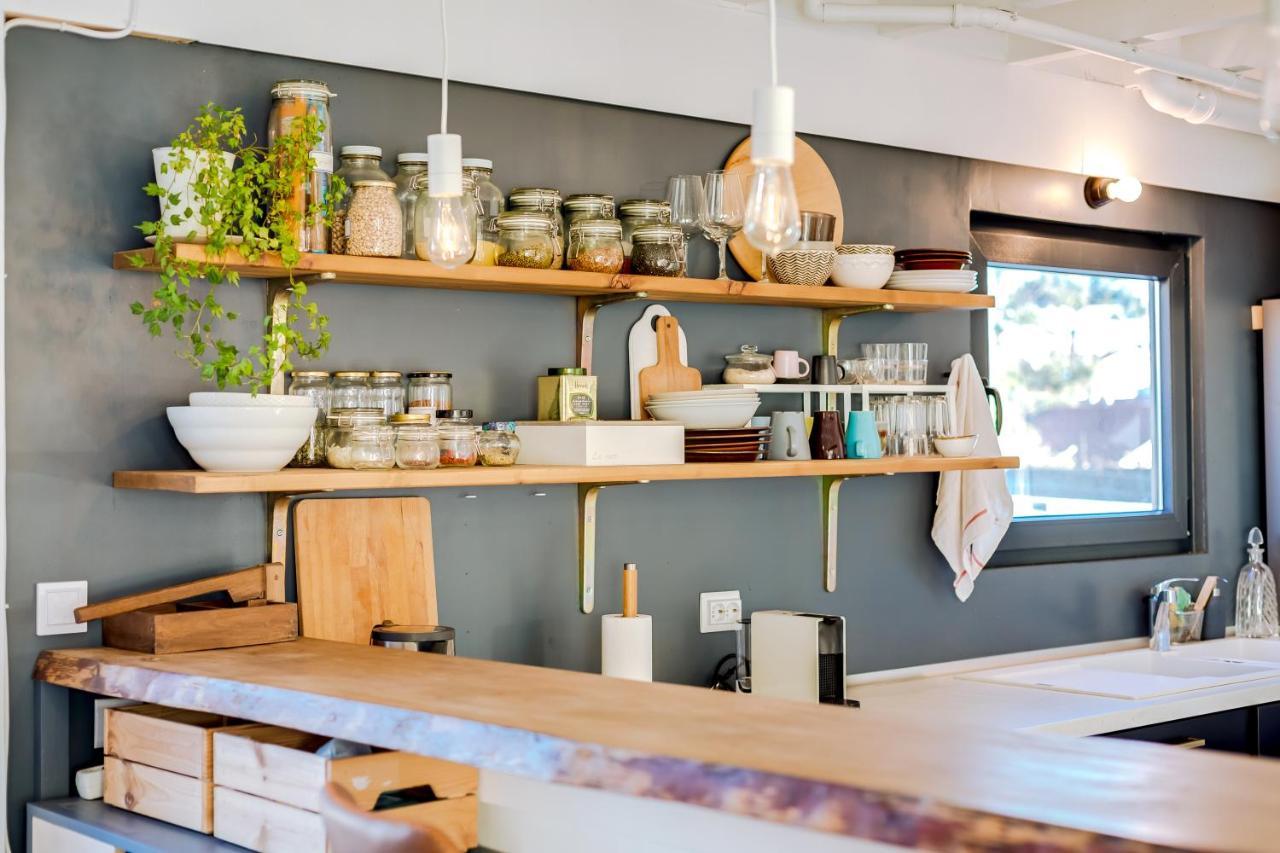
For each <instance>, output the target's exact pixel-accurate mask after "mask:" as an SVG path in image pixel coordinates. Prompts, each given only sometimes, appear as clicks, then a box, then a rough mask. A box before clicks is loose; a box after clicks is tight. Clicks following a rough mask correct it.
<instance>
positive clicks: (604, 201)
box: [561, 193, 613, 228]
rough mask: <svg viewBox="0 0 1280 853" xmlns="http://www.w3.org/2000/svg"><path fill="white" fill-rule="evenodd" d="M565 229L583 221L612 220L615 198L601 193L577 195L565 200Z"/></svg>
mask: <svg viewBox="0 0 1280 853" xmlns="http://www.w3.org/2000/svg"><path fill="white" fill-rule="evenodd" d="M561 207H562V208H563V209H564V225H565V228H572V227H573V223H575V222H577V221H579V220H581V219H612V218H613V196H611V195H604V194H600V193H577V194H575V195H571V196H569V197H568V198H566V199H565V200H564V204H563V205H561Z"/></svg>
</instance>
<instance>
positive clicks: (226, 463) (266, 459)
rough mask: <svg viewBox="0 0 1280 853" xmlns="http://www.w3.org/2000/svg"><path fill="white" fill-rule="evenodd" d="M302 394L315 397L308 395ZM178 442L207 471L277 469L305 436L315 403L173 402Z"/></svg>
mask: <svg viewBox="0 0 1280 853" xmlns="http://www.w3.org/2000/svg"><path fill="white" fill-rule="evenodd" d="M299 399H303V400H306V401H307V403H308V404H310V403H311V400H310V399H309V398H306V397H302V398H299ZM166 412H167V414H168V415H169V423H170V424H171V425H172V426H173V432H174V434H175V435H177V437H178V441H179V442H180V443H181V444H182V446H183V447H185V448H186V449H187V452H188V453H190V454H191V458H192V459H194V460H195V461H196V464H197V465H199V466H200V467H201V468H203V469H204V470H206V471H224V472H234V473H238V474H247V473H262V472H269V471H279V470H280V469H281V468H283V467H284V466H286V465H288V464H289V460H291V459H293V454H294V453H296V452H297V450H298V448H299V447H301V446H302V444H303V442H305V441H306V440H307V436H309V435H310V434H311V428H312V427H314V426H315V423H316V409H315V405H314V404H311V405H305V406H299V405H290V406H267V405H262V406H170V407H169V408H168V409H167V410H166Z"/></svg>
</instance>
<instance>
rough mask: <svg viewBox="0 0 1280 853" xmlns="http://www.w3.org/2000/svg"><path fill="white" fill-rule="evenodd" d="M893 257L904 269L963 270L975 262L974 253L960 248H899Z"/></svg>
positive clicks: (900, 267) (899, 266)
mask: <svg viewBox="0 0 1280 853" xmlns="http://www.w3.org/2000/svg"><path fill="white" fill-rule="evenodd" d="M893 259H894V261H895V262H896V263H897V266H898V268H899V269H904V270H962V269H964V268H966V267H967V266H969V264H971V263H973V255H972V254H970V253H969V252H964V251H960V250H958V249H899V250H898V251H896V252H894V253H893Z"/></svg>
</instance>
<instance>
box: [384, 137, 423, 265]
mask: <svg viewBox="0 0 1280 853" xmlns="http://www.w3.org/2000/svg"><path fill="white" fill-rule="evenodd" d="M426 172H427V155H426V154H424V153H421V152H406V153H404V154H397V155H396V175H395V177H394V178H392V180H394V181H395V182H396V198H397V199H399V201H400V218H401V219H402V220H403V222H404V251H403V252H402V253H401V256H402V257H405V258H416V257H417V254H416V253H415V252H414V251H413V211H414V207H415V206H416V205H417V203H418V190H417V189H416V188H415V187H414V186H413V179H414V178H415V177H416V176H418V175H425V174H426Z"/></svg>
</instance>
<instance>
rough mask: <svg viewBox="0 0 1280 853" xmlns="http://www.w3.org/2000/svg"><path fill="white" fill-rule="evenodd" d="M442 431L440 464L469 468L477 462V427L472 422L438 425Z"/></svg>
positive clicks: (440, 431) (447, 466)
mask: <svg viewBox="0 0 1280 853" xmlns="http://www.w3.org/2000/svg"><path fill="white" fill-rule="evenodd" d="M436 429H437V430H438V431H439V433H440V465H441V466H442V467H445V468H469V467H471V466H472V465H475V464H476V459H477V457H478V454H479V449H478V447H477V443H476V428H475V427H474V426H472V425H471V424H457V423H448V424H440V425H439V426H437V427H436Z"/></svg>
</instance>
